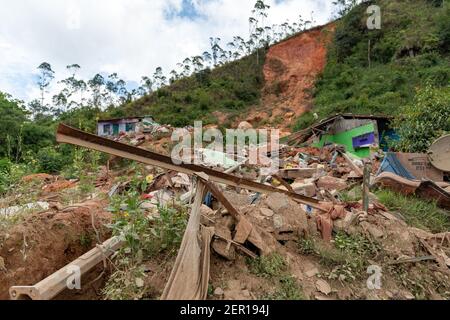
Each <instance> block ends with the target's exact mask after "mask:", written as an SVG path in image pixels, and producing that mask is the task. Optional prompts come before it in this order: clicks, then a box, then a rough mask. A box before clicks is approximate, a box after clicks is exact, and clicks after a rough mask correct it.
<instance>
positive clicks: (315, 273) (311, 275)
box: [305, 268, 319, 278]
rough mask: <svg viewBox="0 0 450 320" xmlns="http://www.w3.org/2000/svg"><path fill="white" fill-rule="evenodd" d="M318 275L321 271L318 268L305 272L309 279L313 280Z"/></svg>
mask: <svg viewBox="0 0 450 320" xmlns="http://www.w3.org/2000/svg"><path fill="white" fill-rule="evenodd" d="M318 273H319V269H317V268H312V269H309V270H308V271H306V272H305V274H306V276H307V277H308V278H312V277H314V276H315V275H317V274H318Z"/></svg>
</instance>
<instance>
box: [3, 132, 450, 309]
mask: <svg viewBox="0 0 450 320" xmlns="http://www.w3.org/2000/svg"><path fill="white" fill-rule="evenodd" d="M248 125H250V124H248ZM248 125H247V124H245V123H242V124H240V126H239V127H240V128H247V127H249V126H248ZM250 126H251V125H250ZM67 130H68V129H66V128H62V130H61V135H59V136H58V139H59V141H63V142H64V141H66V139H67V136H68V135H70V134H72V133H73V132H69V131H67ZM152 132H163V133H164V132H165V130H162V129H161V127H159V129H158V130H156V131H153V130H152ZM77 136H78V137H80V133H77ZM96 139H97V137H95V136H89V140H90V144H89V146H90V147H92V145H95V143H98V142H99V140H96ZM117 139H118V140H119V141H127V140H128V142H129V143H130V144H131V145H139V146H140V148H134V147H130V148H125V147H124V146H122V145H121V146H120V148H122V149H120V150H119V146H118V145H115V144H107V143H104V142H103V140H102V143H101V145H102V148H103V149H99V151H105V152H108V153H111V154H114V155H116V156H125V157H128V158H129V159H132V160H139V161H141V162H143V163H145V164H146V167H145V169H146V173H145V174H144V175H143V177H142V180H143V182H145V183H146V190H145V191H144V192H143V193H142V194H141V195H140V199H139V207H140V208H141V209H142V210H144V211H145V212H146V215H147V218H148V219H150V220H151V219H153V218H154V217H157V215H158V208H160V207H164V206H171V205H173V206H182V207H185V208H189V209H190V211H189V212H190V218H189V225H188V229H187V230H186V233H185V236H184V238H183V243H182V245H181V248H180V250H179V253H178V257H177V260H176V261H175V264H174V266H173V268H172V272H171V274H170V276H169V277H168V278H167V277H166V278H164V279H165V280H167V281H166V282H165V285H164V286H165V288H164V290H163V291H162V290H161V291H162V296H161V298H162V299H206V298H207V295H208V279H209V278H210V272H212V271H211V270H210V262H209V260H210V259H211V258H212V257H215V259H220V260H218V261H220V263H221V264H224V265H227V266H229V267H230V268H233V266H236V268H238V267H237V266H238V265H239V264H240V263H241V261H242V257H245V258H246V259H250V260H253V259H259V258H260V257H269V256H271V255H273V254H275V253H276V254H281V255H282V256H283V257H286V261H288V264H289V265H290V266H291V268H295V270H291V271H290V272H291V274H292V275H293V276H294V277H295V279H297V280H298V281H300V282H301V283H302V284H304V286H305V292H307V293H308V295H309V298H313V299H314V298H315V299H323V300H326V299H333V298H335V297H338V298H341V299H347V298H349V297H352V298H361V297H365V298H380V299H383V298H387V299H393V298H396V297H397V296H400V297H401V298H408V299H409V298H411V293H410V291H409V290H405V289H404V288H402V287H396V288H389V290H384V291H381V292H377V294H376V295H374V294H373V293H371V292H367V289H366V288H363V289H362V290H360V291H359V292H358V295H359V296H358V295H357V294H355V293H354V292H353V291H351V290H349V289H348V287H345V288H344V289H338V288H340V287H342V286H339V287H338V285H337V284H338V283H340V282H337V281H344V280H345V279H347V278H346V277H349V276H348V275H342V274H340V275H337V276H336V277H335V278H334V277H333V276H332V274H333V272H335V271H336V270H337V269H336V268H337V267H334V268H331V267H330V269H331V271H328V272H329V273H330V274H327V273H326V271H325V270H327V266H326V265H325V266H323V265H321V260H320V259H310V257H309V256H308V255H307V254H306V253H302V254H300V253H299V252H300V250H299V246H300V243H301V242H302V241H305V242H306V243H308V241H310V242H311V243H314V242H315V241H320V245H321V246H323V247H324V248H328V249H330V248H333V246H334V245H335V243H336V242H337V241H338V240H337V239H339V236H340V235H341V234H346V235H348V236H357V235H363V236H364V237H365V238H366V239H367V241H368V242H369V243H370V244H372V245H376V246H377V248H381V249H380V250H382V252H383V255H384V256H382V258H383V259H386V261H389V265H391V266H397V265H414V264H421V263H430V264H434V265H436V267H437V268H438V270H440V272H442V273H443V274H447V273H448V268H449V267H450V259H449V257H448V255H449V250H448V247H449V245H450V239H449V236H448V233H447V234H446V233H444V234H432V233H430V232H428V231H425V230H421V229H416V228H412V227H410V226H409V225H408V224H407V223H406V222H405V221H404V219H402V217H401V215H399V214H398V213H396V212H390V211H389V210H388V209H387V208H386V207H385V206H384V205H382V204H381V203H380V201H379V200H378V199H377V197H376V196H375V195H374V194H373V193H371V192H369V190H368V189H366V190H364V187H363V185H364V184H363V176H364V177H365V178H368V177H369V178H370V181H371V182H372V185H371V186H372V187H374V186H383V187H389V188H393V189H395V190H397V191H400V192H402V193H404V194H411V195H412V194H416V195H420V196H422V197H425V198H427V199H430V198H432V199H437V201H438V203H439V204H440V205H445V204H446V201H447V200H446V196H445V194H446V193H447V191H448V190H449V189H450V184H448V182H446V181H435V182H430V181H413V180H410V179H407V178H404V177H399V176H397V175H395V174H393V173H392V172H385V171H386V170H385V169H386V166H383V165H381V163H382V161H383V160H384V159H385V158H384V159H383V156H381V154H382V153H381V152H380V154H379V155H377V156H376V157H375V156H373V157H370V158H363V159H356V158H354V157H353V155H352V154H349V153H347V152H345V150H343V149H342V147H341V146H338V145H335V144H330V145H325V146H323V147H321V148H317V147H283V152H282V153H281V157H282V159H281V161H280V167H279V170H278V171H277V172H274V173H271V174H269V175H264V174H263V171H262V170H261V169H262V167H263V166H264V165H263V164H258V165H249V164H248V163H247V161H246V160H247V159H238V158H233V157H232V156H230V155H226V154H224V153H218V152H212V151H211V150H206V149H202V150H199V155H201V160H202V162H203V166H195V165H190V166H185V165H180V166H178V165H174V164H173V163H172V162H169V161H168V158H165V157H163V156H162V155H160V154H157V153H153V152H150V151H148V152H147V150H145V149H144V148H143V147H142V146H143V145H144V143H143V144H140V143H141V142H145V141H147V140H149V138H148V133H147V134H144V133H138V134H134V135H122V136H120V137H118V138H117ZM361 139H362V138H361ZM68 141H69V140H68ZM358 141H359V140H358ZM69 142H71V143H73V139H70V141H69ZM358 143H359V142H358ZM77 144H80V145H83V144H82V139H81V140H80V141H78V142H77ZM400 157H401V155H400ZM166 160H167V161H166ZM369 163H370V164H371V165H372V170H370V172H366V174H365V172H363V168H366V170H368V169H367V168H368V167H369V166H368V164H369ZM157 168H158V169H157ZM379 168H381V169H379ZM383 170H384V172H383ZM379 172H381V173H379ZM433 172H434V170H433ZM377 173H379V174H377ZM444 176H445V175H442V177H444ZM24 179H25V178H24ZM34 179H39V180H41V181H45V182H46V185H45V186H44V187H43V189H42V191H43V192H44V193H45V192H48V193H50V194H51V193H54V192H58V190H61V189H59V188H58V187H57V186H60V187H65V186H67V187H68V188H71V187H74V186H76V184H77V182H76V181H65V180H59V178H57V177H53V176H45V175H36V176H34V177H27V178H26V180H27V181H33V180H34ZM102 179H103V180H102V184H105V185H107V187H105V189H107V190H106V193H107V194H108V196H109V198H111V197H114V196H115V195H117V194H121V193H123V192H125V190H127V188H129V184H130V181H131V179H130V180H128V181H124V180H122V182H118V183H112V182H111V181H109V178H108V175H105V177H104V178H102ZM443 179H444V178H443ZM365 185H366V187H367V188H368V187H369V186H368V184H365ZM99 186H100V185H99ZM347 191H348V192H347ZM344 193H345V195H346V196H345V197H344ZM360 194H362V195H363V198H365V199H366V200H359V199H361V198H360V197H359V196H360ZM194 197H195V201H194V204H193V205H192V202H193V198H194ZM349 198H351V199H353V198H354V199H355V200H349ZM38 203H39V202H38ZM365 206H366V207H365ZM52 208H56V210H58V211H63V210H64V208H63V207H58V206H57V205H56V204H53V203H49V202H48V203H47V202H46V206H44V207H43V210H51V209H52ZM126 209H127V208H126V207H123V208H122V210H123V211H126ZM1 210H7V212H8V214H10V213H11V210H13V211H14V210H16V211H18V210H21V209H18V208H14V207H12V208H11V207H10V208H6V209H0V215H1V214H2V211H1ZM305 246H306V247H305V249H304V250H305V252H309V254H310V255H317V254H320V252H319V251H320V250H319V251H318V249H317V247H316V248H314V247H313V244H311V247H310V248H309V247H308V245H305ZM210 249H212V250H210ZM318 252H319V253H318ZM3 256H5V255H4V254H3ZM305 258H306V259H305ZM375 258H378V257H375ZM375 258H374V259H375ZM5 259H8V256H5ZM5 259H4V258H2V260H0V272H1V271H2V269H5V266H4V265H5ZM322 259H325V258H324V257H322ZM328 259H333V256H331V258H330V257H328ZM336 259H338V258H336ZM380 259H381V258H380ZM1 262H3V268H2V264H1ZM339 263H340V264H342V263H344V262H342V261H341V262H339ZM371 263H372V262H371ZM377 263H381V260H378V261H375V262H373V264H377ZM239 268H240V269H239V270H245V268H242V266H239ZM360 273H361V272H360ZM363 273H364V272H363ZM138 279H139V286H138V287H140V288H145V285H146V282H145V280H143V279H141V278H138ZM336 279H337V280H336ZM350 279H351V276H350ZM346 281H348V280H346ZM187 283H188V284H187ZM216 283H217V282H216ZM225 284H226V285H225ZM214 287H215V290H214V291H213V292H212V293H210V294H211V297H212V298H216V299H239V300H245V299H255V295H254V294H256V291H254V288H255V287H252V286H250V285H247V283H245V282H243V281H242V280H239V279H233V280H229V281H228V282H225V283H223V282H222V283H220V286H214ZM186 288H189V289H186Z"/></svg>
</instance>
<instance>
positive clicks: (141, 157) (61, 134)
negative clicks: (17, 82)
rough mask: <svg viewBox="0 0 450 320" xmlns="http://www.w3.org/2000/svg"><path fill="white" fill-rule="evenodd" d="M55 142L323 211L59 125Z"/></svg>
mask: <svg viewBox="0 0 450 320" xmlns="http://www.w3.org/2000/svg"><path fill="white" fill-rule="evenodd" d="M56 141H58V142H59V143H68V144H73V145H77V146H81V147H85V148H89V149H92V150H96V151H100V152H105V153H109V154H112V155H115V156H118V157H122V158H125V159H130V160H135V161H138V162H141V163H145V164H149V165H154V166H157V167H160V168H163V169H167V170H174V171H177V172H182V173H186V174H188V175H194V174H195V173H196V172H204V173H205V174H207V175H208V176H209V177H210V180H211V181H214V182H217V183H223V184H226V185H229V186H233V187H241V188H244V189H248V190H252V191H254V192H260V193H284V194H287V195H289V196H290V197H293V198H295V199H297V200H298V201H299V202H301V203H303V204H306V205H309V206H311V207H313V208H316V209H318V210H321V211H325V209H324V208H323V206H322V205H321V203H320V201H319V200H317V199H314V198H309V197H305V196H302V195H299V194H296V193H292V192H289V191H285V190H280V189H277V188H274V187H272V186H268V185H265V184H261V183H258V182H255V181H252V180H248V179H244V178H239V177H236V176H233V175H229V174H226V173H223V172H218V171H215V170H213V169H210V168H206V167H202V166H198V165H195V164H179V165H178V164H174V163H173V162H172V159H171V158H170V157H167V156H164V155H161V154H158V153H154V152H151V151H148V150H144V149H140V148H136V147H133V146H130V145H127V144H124V143H121V142H117V141H113V140H109V139H106V138H103V137H99V136H96V135H93V134H90V133H87V132H83V131H80V130H78V129H75V128H71V127H69V126H66V125H64V124H60V125H59V127H58V131H57V134H56Z"/></svg>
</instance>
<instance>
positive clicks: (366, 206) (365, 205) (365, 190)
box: [363, 163, 372, 212]
mask: <svg viewBox="0 0 450 320" xmlns="http://www.w3.org/2000/svg"><path fill="white" fill-rule="evenodd" d="M371 171H372V168H371V165H370V163H366V164H365V165H364V178H363V180H364V182H363V210H364V211H365V212H368V211H369V202H370V201H369V192H370V190H369V186H370V173H371Z"/></svg>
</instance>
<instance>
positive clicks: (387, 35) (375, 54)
mask: <svg viewBox="0 0 450 320" xmlns="http://www.w3.org/2000/svg"><path fill="white" fill-rule="evenodd" d="M449 3H450V1H448V0H447V1H445V2H443V1H429V0H428V1H426V0H398V1H389V0H379V1H368V2H365V3H364V4H362V5H360V6H356V7H354V8H353V9H352V10H351V11H350V12H349V13H348V15H346V16H344V17H343V18H342V19H341V20H340V21H338V23H337V29H336V33H335V36H334V40H333V42H332V44H331V45H330V48H329V53H328V61H327V65H326V67H325V70H324V72H323V74H322V75H321V77H320V78H319V79H318V80H317V82H316V88H315V92H314V109H313V110H312V113H317V114H318V115H319V117H320V118H321V119H322V118H326V117H328V116H330V115H333V114H336V113H356V114H388V115H396V114H397V115H399V114H401V115H405V112H409V113H408V114H407V115H409V117H408V118H409V119H410V120H411V121H410V122H407V125H409V126H411V125H413V122H414V121H415V120H418V117H417V114H416V115H414V114H412V112H415V111H414V110H416V111H417V109H416V108H415V106H417V105H418V103H419V102H418V101H417V99H416V95H417V94H418V93H419V95H420V94H423V93H421V91H424V90H428V91H429V90H434V91H435V94H431V95H430V94H429V95H428V96H431V97H436V98H437V97H439V99H440V102H439V103H438V105H439V106H441V107H442V106H443V105H449V104H450V94H449V89H448V88H449V83H450V82H449V81H450V54H449V51H450V50H449V48H450V6H449ZM371 4H376V5H379V6H380V7H381V15H382V27H381V30H369V29H368V28H367V25H366V22H367V18H368V15H367V13H366V10H367V7H368V6H369V5H371ZM369 44H370V50H369ZM369 52H370V54H369ZM426 88H428V89H426ZM431 104H433V103H431ZM432 109H433V108H432ZM435 109H436V108H435ZM429 111H430V110H429V109H428V110H427V112H429ZM435 111H436V112H434V113H435V115H436V114H437V115H436V116H441V117H442V116H444V117H445V116H446V117H447V119H448V118H449V117H450V113H449V112H448V108H447V109H445V108H440V109H437V110H435ZM312 113H307V114H305V115H304V116H302V117H300V119H299V120H298V121H297V124H296V127H295V129H303V128H305V127H307V126H309V125H310V124H311V123H312V122H313V121H314V117H312ZM423 120H425V119H423ZM427 121H429V122H430V124H432V123H433V122H434V120H433V118H432V117H428V119H427ZM442 122H443V121H440V122H439V123H440V124H441V126H440V130H441V131H449V130H450V128H449V127H445V123H444V124H442ZM400 124H401V123H400V122H399V125H400ZM447 125H448V122H447ZM422 126H423V124H422ZM416 127H420V125H417V126H416ZM425 127H426V125H425ZM435 127H436V126H432V128H435ZM400 129H401V128H400ZM400 131H402V133H407V130H403V129H401V130H400ZM423 133H424V132H423V130H422V131H421V134H423ZM432 136H433V135H432ZM403 137H404V138H405V141H404V142H406V143H403V144H402V148H401V149H404V150H408V149H409V150H415V151H417V150H422V151H423V149H424V148H425V147H426V146H427V145H428V143H427V142H426V143H422V144H420V145H414V146H412V145H410V144H409V142H413V141H414V139H411V138H412V136H411V135H408V134H407V135H406V136H405V135H404V136H403ZM432 138H433V137H430V135H429V134H427V137H426V139H427V141H428V140H429V139H432Z"/></svg>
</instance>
